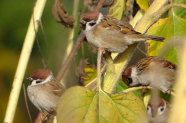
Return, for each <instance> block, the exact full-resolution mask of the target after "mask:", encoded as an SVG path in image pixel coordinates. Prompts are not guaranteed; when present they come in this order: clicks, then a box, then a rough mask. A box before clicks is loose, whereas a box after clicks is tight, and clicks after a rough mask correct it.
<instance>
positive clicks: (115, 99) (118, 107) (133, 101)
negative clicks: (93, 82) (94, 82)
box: [99, 92, 147, 123]
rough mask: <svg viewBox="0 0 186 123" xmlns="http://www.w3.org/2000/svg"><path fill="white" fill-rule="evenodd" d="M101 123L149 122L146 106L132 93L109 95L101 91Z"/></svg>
mask: <svg viewBox="0 0 186 123" xmlns="http://www.w3.org/2000/svg"><path fill="white" fill-rule="evenodd" d="M99 116H100V123H113V121H114V122H115V123H125V122H130V123H147V117H146V108H145V106H144V104H143V102H142V100H140V99H139V98H138V97H137V96H135V95H134V94H133V93H132V92H131V93H119V94H113V95H110V96H109V95H107V94H106V93H104V92H100V115H99Z"/></svg>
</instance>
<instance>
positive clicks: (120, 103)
mask: <svg viewBox="0 0 186 123" xmlns="http://www.w3.org/2000/svg"><path fill="white" fill-rule="evenodd" d="M98 102H99V105H98ZM57 121H58V122H59V123H75V122H78V123H98V122H100V123H113V122H116V123H122V122H131V123H136V122H139V123H142V122H143V123H146V122H147V117H146V108H145V106H144V104H143V101H142V100H141V99H140V98H138V97H137V96H136V95H135V94H133V93H119V94H112V95H108V94H106V93H105V92H103V91H99V92H93V91H90V90H89V89H87V88H84V87H79V86H77V87H72V88H70V89H68V90H67V91H66V92H65V93H64V94H63V96H62V97H61V99H60V102H59V105H58V108H57Z"/></svg>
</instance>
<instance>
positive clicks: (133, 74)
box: [130, 67, 139, 86]
mask: <svg viewBox="0 0 186 123" xmlns="http://www.w3.org/2000/svg"><path fill="white" fill-rule="evenodd" d="M137 73H138V72H137V69H136V67H133V68H132V72H131V78H132V83H131V84H130V86H135V85H138V84H139V80H138V75H137Z"/></svg>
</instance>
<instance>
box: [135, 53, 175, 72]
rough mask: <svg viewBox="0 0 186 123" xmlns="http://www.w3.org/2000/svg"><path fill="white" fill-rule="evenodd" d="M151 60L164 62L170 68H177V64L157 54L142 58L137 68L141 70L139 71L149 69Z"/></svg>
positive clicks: (163, 64)
mask: <svg viewBox="0 0 186 123" xmlns="http://www.w3.org/2000/svg"><path fill="white" fill-rule="evenodd" d="M151 62H158V63H162V66H163V67H165V68H168V69H173V70H175V69H176V65H175V64H173V63H171V62H169V61H168V60H166V59H164V58H161V57H157V56H149V57H147V58H144V59H141V60H140V61H139V62H138V63H137V64H136V66H137V68H138V70H139V73H141V72H143V71H144V70H145V71H146V70H147V69H149V67H148V66H149V64H150V63H151Z"/></svg>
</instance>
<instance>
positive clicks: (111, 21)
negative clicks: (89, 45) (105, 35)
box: [101, 16, 140, 34]
mask: <svg viewBox="0 0 186 123" xmlns="http://www.w3.org/2000/svg"><path fill="white" fill-rule="evenodd" d="M101 23H102V25H103V27H105V28H107V29H108V28H109V29H112V30H117V31H119V32H121V33H123V34H140V33H139V32H136V31H135V30H134V29H133V27H132V26H131V25H130V24H129V23H127V22H124V21H120V20H117V19H115V18H112V17H109V16H104V18H103V20H102V21H101Z"/></svg>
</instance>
